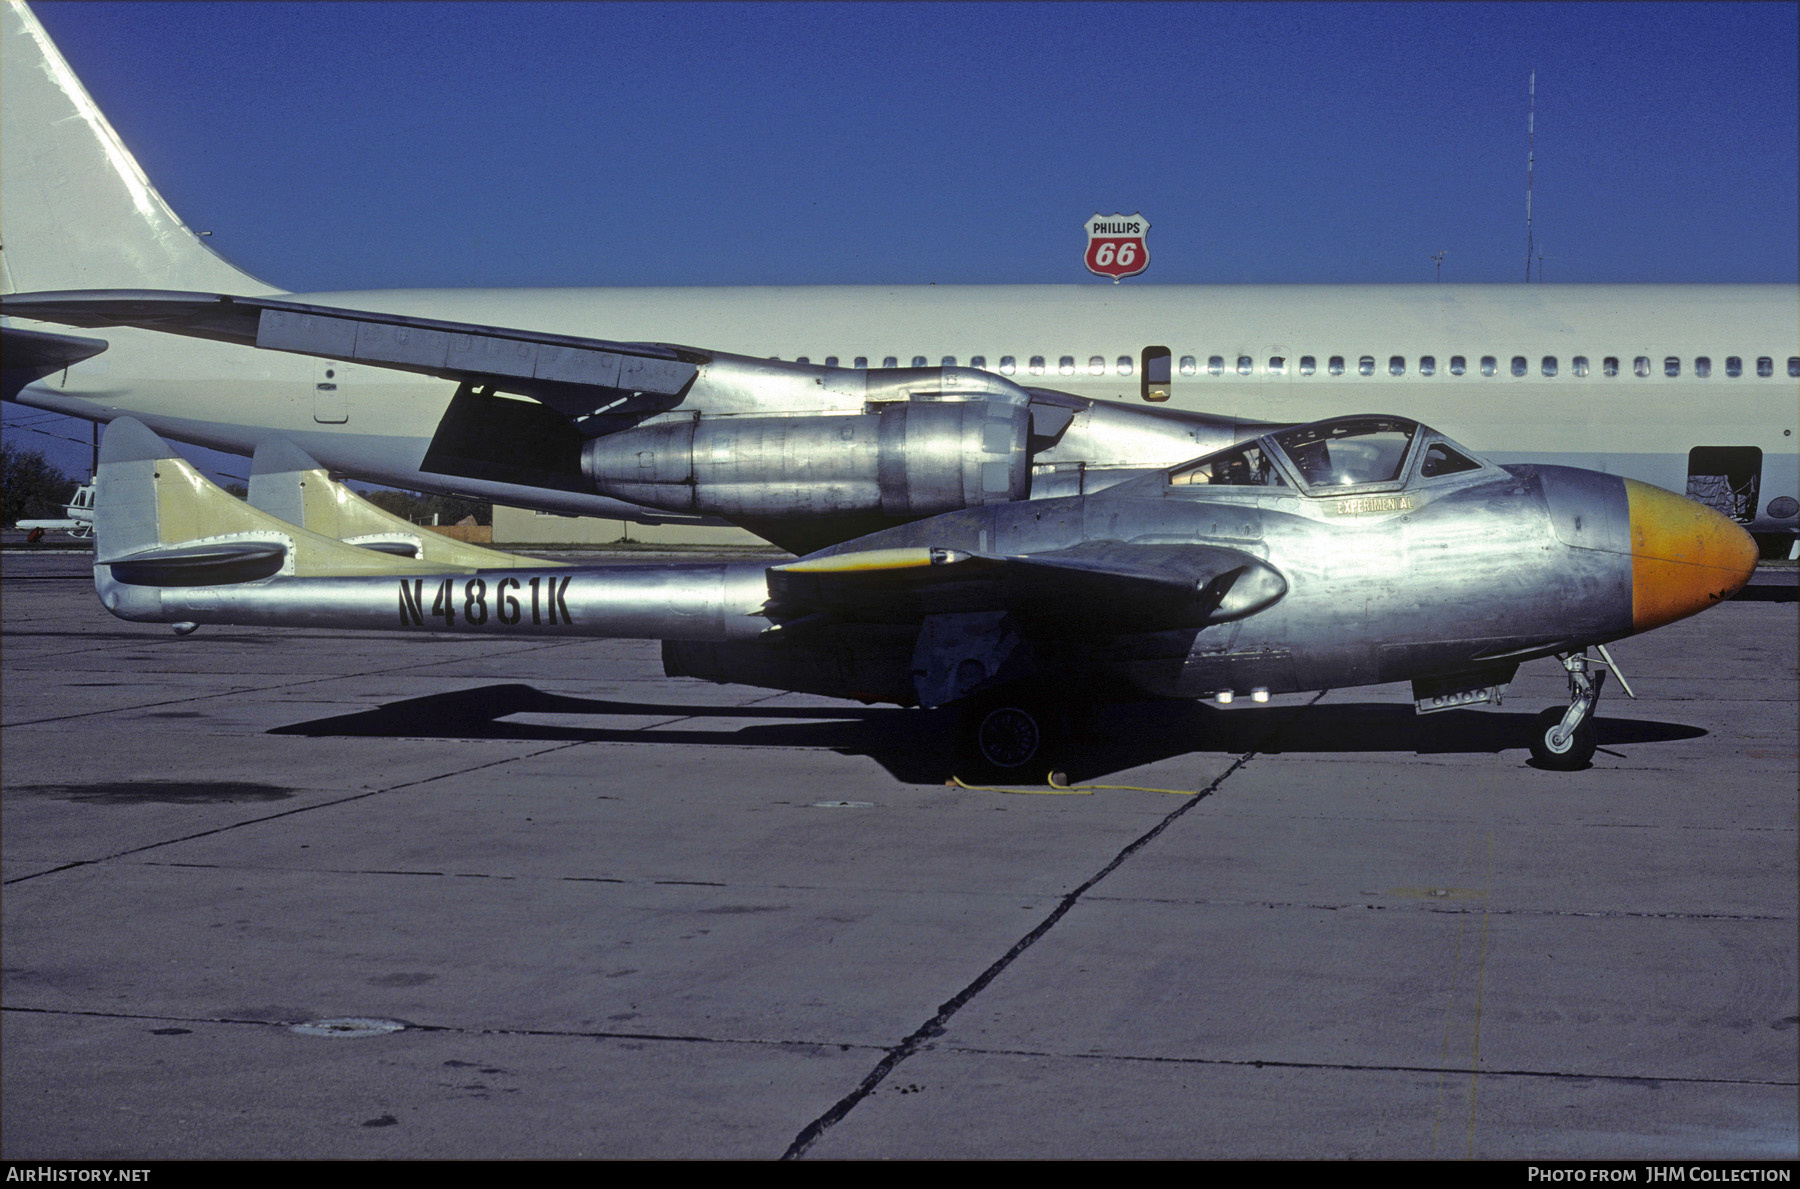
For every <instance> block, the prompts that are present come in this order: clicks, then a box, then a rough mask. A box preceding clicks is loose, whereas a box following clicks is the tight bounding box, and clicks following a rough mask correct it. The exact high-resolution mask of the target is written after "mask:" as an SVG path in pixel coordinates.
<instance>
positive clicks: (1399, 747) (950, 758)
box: [269, 683, 1706, 784]
mask: <svg viewBox="0 0 1800 1189" xmlns="http://www.w3.org/2000/svg"><path fill="white" fill-rule="evenodd" d="M547 714H554V715H570V716H579V715H591V716H595V717H600V716H606V717H621V716H623V717H631V718H649V719H661V720H664V725H656V726H650V725H648V724H647V725H645V726H611V725H607V726H601V725H594V726H588V725H584V724H581V723H578V722H557V723H533V722H515V721H509V720H510V719H511V718H512V717H513V716H516V715H547ZM1533 717H1534V715H1533V714H1532V713H1528V712H1503V711H1481V710H1449V711H1444V712H1442V713H1439V714H1433V715H1431V716H1429V717H1424V718H1421V717H1419V716H1417V715H1415V714H1414V712H1413V709H1412V707H1411V706H1409V705H1404V704H1393V703H1377V702H1364V703H1349V704H1338V705H1330V706H1296V705H1292V704H1286V705H1281V704H1277V705H1271V706H1268V707H1257V708H1250V707H1239V708H1235V709H1232V710H1221V709H1219V708H1217V707H1214V706H1210V705H1207V704H1204V703H1199V702H1148V703H1137V704H1133V705H1127V706H1108V707H1102V708H1100V709H1099V710H1097V711H1096V712H1095V713H1094V715H1093V716H1092V718H1091V720H1090V721H1089V722H1088V724H1087V725H1086V726H1085V728H1084V729H1083V730H1082V731H1081V732H1080V735H1079V737H1078V738H1077V739H1076V740H1075V741H1074V745H1073V746H1072V747H1070V748H1069V749H1068V753H1069V754H1068V755H1067V756H1066V762H1065V763H1064V764H1063V765H1061V767H1062V769H1063V771H1064V772H1065V773H1066V774H1067V776H1068V778H1069V779H1070V780H1073V781H1082V780H1094V779H1097V778H1099V777H1103V776H1106V775H1108V774H1110V773H1114V772H1119V771H1123V770H1125V769H1129V768H1135V767H1138V766H1140V765H1143V764H1148V763H1152V762H1154V761H1157V760H1164V759H1170V758H1172V757H1176V756H1182V755H1188V754H1190V753H1195V752H1204V753H1211V754H1215V755H1216V754H1221V753H1222V754H1231V755H1239V754H1242V753H1244V752H1248V751H1263V752H1272V753H1281V752H1286V753H1304V752H1338V753H1365V754H1366V753H1381V752H1407V753H1414V754H1420V755H1457V754H1470V753H1487V754H1497V753H1499V752H1501V751H1504V750H1508V749H1520V750H1522V749H1523V748H1524V746H1525V741H1526V739H1527V738H1528V737H1529V732H1530V731H1531V727H1532V720H1533ZM709 719H732V720H737V721H735V722H733V723H732V724H731V725H730V726H729V727H723V726H721V727H716V728H712V729H709V728H708V726H707V720H709ZM668 720H674V721H672V722H671V721H668ZM743 720H752V721H751V722H750V723H748V724H745V723H744V721H743ZM956 723H957V715H956V714H955V713H954V712H953V711H950V710H939V711H923V712H921V711H918V710H904V709H899V708H896V707H864V706H848V705H846V706H842V707H799V706H728V705H727V706H717V705H704V704H702V705H670V704H658V703H648V702H618V701H609V700H606V699H603V698H579V697H570V696H568V695H565V694H553V693H545V692H544V691H542V690H538V689H534V688H533V687H531V686H529V685H523V684H517V683H511V684H504V685H485V686H478V687H476V688H473V689H465V690H457V691H455V692H453V693H443V694H430V695H427V696H425V697H419V698H406V699H402V700H400V701H394V702H389V703H387V704H386V705H383V706H378V707H376V708H374V709H372V710H364V711H359V712H357V713H354V714H341V715H333V716H332V717H329V718H318V719H313V720H311V721H309V722H302V723H294V724H292V725H289V726H285V727H276V728H274V729H272V730H271V731H270V732H269V733H270V734H272V735H303V736H308V737H312V738H334V737H335V738H358V737H360V738H405V739H418V738H425V739H514V740H547V741H548V740H568V741H581V742H597V743H651V744H679V745H683V746H690V747H692V746H700V747H705V746H713V745H722V746H729V747H814V748H820V749H826V750H832V751H836V752H838V753H839V754H842V755H861V756H867V757H869V758H870V759H872V760H874V761H875V762H876V763H877V764H879V765H881V766H882V767H883V768H885V769H886V770H887V771H888V772H889V774H891V775H892V776H893V777H894V778H895V779H897V780H900V781H903V782H905V783H909V784H942V783H943V782H944V781H945V780H947V779H948V778H949V777H950V776H951V775H952V774H953V772H954V771H955V769H956V766H957V765H956V757H957V748H956V746H955V735H956ZM1595 728H1596V731H1597V735H1598V742H1599V745H1600V746H1601V747H1603V748H1604V747H1608V746H1616V745H1629V744H1637V743H1666V742H1671V741H1674V740H1678V739H1694V738H1698V737H1700V736H1702V735H1705V734H1706V731H1704V730H1702V729H1700V728H1699V727H1692V726H1687V725H1684V724H1680V723H1667V722H1644V721H1636V720H1631V719H1618V718H1607V717H1604V716H1602V717H1600V718H1598V719H1596V720H1595ZM1041 777H1042V773H1032V774H1030V775H1029V776H1026V775H1024V774H1021V776H1020V779H1021V780H1036V779H1040V778H1041Z"/></svg>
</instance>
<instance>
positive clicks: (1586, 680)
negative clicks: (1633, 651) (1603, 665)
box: [1531, 652, 1606, 772]
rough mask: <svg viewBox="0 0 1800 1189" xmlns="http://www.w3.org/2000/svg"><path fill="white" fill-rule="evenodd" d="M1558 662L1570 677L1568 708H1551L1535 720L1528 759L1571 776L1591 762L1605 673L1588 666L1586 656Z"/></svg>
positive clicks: (1579, 654) (1567, 657) (1567, 656)
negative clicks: (1596, 717) (1597, 708)
mask: <svg viewBox="0 0 1800 1189" xmlns="http://www.w3.org/2000/svg"><path fill="white" fill-rule="evenodd" d="M1559 659H1560V660H1561V661H1562V663H1563V668H1564V669H1566V670H1568V673H1569V708H1568V709H1567V710H1562V709H1559V708H1557V707H1555V706H1552V707H1550V708H1549V709H1548V710H1545V711H1544V712H1542V713H1541V714H1539V715H1538V716H1537V719H1536V720H1535V721H1534V722H1533V723H1532V727H1531V758H1532V760H1533V761H1534V762H1535V763H1536V764H1537V766H1538V767H1540V768H1549V769H1550V770H1552V771H1555V772H1573V771H1575V770H1576V769H1579V768H1585V767H1587V766H1588V764H1589V763H1591V762H1592V761H1593V758H1594V746H1595V740H1594V710H1595V708H1596V707H1598V706H1599V705H1600V687H1601V686H1602V685H1604V684H1605V683H1606V670H1605V669H1599V668H1595V667H1594V666H1593V665H1592V664H1590V662H1589V661H1588V656H1587V653H1585V652H1572V653H1567V654H1565V655H1564V656H1562V657H1561V658H1559Z"/></svg>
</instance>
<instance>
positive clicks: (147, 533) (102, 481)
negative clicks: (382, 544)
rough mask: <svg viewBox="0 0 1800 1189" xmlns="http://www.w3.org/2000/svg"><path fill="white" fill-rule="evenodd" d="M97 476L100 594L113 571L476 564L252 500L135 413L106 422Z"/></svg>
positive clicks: (191, 580) (327, 570)
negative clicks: (410, 549)
mask: <svg viewBox="0 0 1800 1189" xmlns="http://www.w3.org/2000/svg"><path fill="white" fill-rule="evenodd" d="M94 482H95V485H96V488H97V490H96V491H95V494H94V570H95V579H96V581H97V582H99V583H100V584H101V586H102V593H103V594H104V592H105V590H106V589H107V587H108V583H110V582H114V581H115V580H116V581H117V582H124V583H126V584H131V585H147V586H209V585H219V584H228V583H237V582H253V581H257V580H260V579H263V578H271V577H275V576H277V575H283V574H285V575H290V576H294V577H301V578H307V577H321V576H332V577H354V576H364V575H377V574H381V575H385V574H415V573H417V574H424V573H443V572H446V571H460V572H468V571H470V570H472V569H473V568H474V567H471V566H455V565H449V564H431V563H426V562H423V561H416V560H414V559H412V558H406V557H393V556H390V555H388V554H384V553H380V552H377V551H375V550H372V549H361V548H358V547H357V546H355V545H348V544H345V543H344V542H342V541H339V540H337V539H336V538H335V537H329V536H325V535H323V534H321V533H315V532H308V531H307V530H306V529H304V528H301V527H300V526H299V525H296V524H291V523H289V522H287V521H284V520H282V519H280V518H279V517H277V516H273V515H271V514H270V513H268V512H265V511H262V510H261V509H259V508H253V507H251V506H250V505H249V504H247V503H245V502H244V501H243V500H240V499H238V498H236V497H235V496H232V495H230V494H228V493H227V492H225V491H222V490H221V489H219V488H218V487H216V486H214V484H213V483H212V482H211V481H210V480H208V479H207V478H206V476H204V475H202V474H201V473H200V472H199V471H197V470H195V469H194V467H193V466H192V464H190V463H189V462H188V461H187V460H186V459H184V458H182V457H181V456H180V455H179V454H177V453H176V452H175V448H174V447H172V446H170V445H169V444H168V443H167V442H165V441H163V440H162V439H161V438H159V437H157V436H156V434H154V433H152V432H151V430H150V429H149V427H148V426H146V425H145V424H144V423H143V422H141V421H138V420H137V419H135V418H132V417H118V418H115V419H114V420H113V422H112V423H111V424H110V425H108V426H107V428H106V435H105V437H103V438H102V439H101V441H100V469H99V471H98V473H97V474H96V475H95V477H94ZM102 571H110V573H108V574H104V575H103V574H102V573H101V572H102ZM107 605H108V606H109V607H112V606H113V605H114V604H113V603H110V602H109V603H108V604H107Z"/></svg>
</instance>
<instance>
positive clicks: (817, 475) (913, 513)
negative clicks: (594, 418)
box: [582, 393, 1031, 520]
mask: <svg viewBox="0 0 1800 1189" xmlns="http://www.w3.org/2000/svg"><path fill="white" fill-rule="evenodd" d="M1020 395H1021V396H1023V393H1021V394H1020ZM866 407H867V408H869V409H870V411H867V412H861V413H829V414H810V415H809V414H792V415H788V416H756V415H751V414H737V415H724V416H718V415H706V414H699V415H689V416H685V417H681V418H680V419H679V420H668V421H662V422H660V423H651V424H647V425H641V426H638V427H636V428H634V429H628V430H624V431H621V432H618V433H612V434H608V435H606V436H605V437H599V438H595V439H593V440H592V441H590V442H588V443H587V445H586V447H585V448H584V449H583V452H582V470H583V471H584V472H585V473H586V475H587V477H588V479H589V480H590V481H591V482H592V483H593V484H594V487H595V489H596V490H597V491H599V492H600V494H602V495H607V496H611V497H613V498H615V499H621V500H629V501H630V502H632V503H635V504H643V505H645V506H648V507H652V508H661V509H665V510H668V511H672V512H698V513H702V514H705V515H711V516H722V517H725V518H727V519H746V520H762V519H769V518H778V519H787V518H791V517H799V516H840V515H854V514H862V513H879V514H881V515H883V516H890V517H897V518H901V519H912V518H916V517H921V516H934V515H936V514H938V513H940V512H951V511H955V510H957V509H959V508H972V507H979V506H981V505H983V504H994V503H1006V502H1009V501H1012V500H1022V499H1025V498H1027V496H1028V495H1029V494H1030V491H1031V456H1030V452H1029V449H1028V447H1029V438H1030V433H1031V412H1030V409H1029V407H1028V405H1027V404H1026V403H1024V402H1020V401H1013V400H1007V399H1004V398H994V397H974V398H967V397H960V396H957V395H949V394H942V395H940V394H933V395H932V396H929V397H925V398H923V399H921V398H918V397H915V398H914V399H911V400H895V401H885V402H872V403H871V404H870V405H869V406H866Z"/></svg>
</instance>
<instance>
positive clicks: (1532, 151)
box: [1525, 70, 1537, 285]
mask: <svg viewBox="0 0 1800 1189" xmlns="http://www.w3.org/2000/svg"><path fill="white" fill-rule="evenodd" d="M1525 133H1526V137H1527V145H1528V147H1527V148H1526V151H1525V283H1526V284H1527V285H1529V284H1530V283H1531V248H1532V243H1531V176H1532V173H1533V172H1534V171H1535V170H1536V168H1537V71H1535V70H1534V71H1532V72H1531V114H1530V115H1529V116H1527V117H1526V122H1525Z"/></svg>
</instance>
